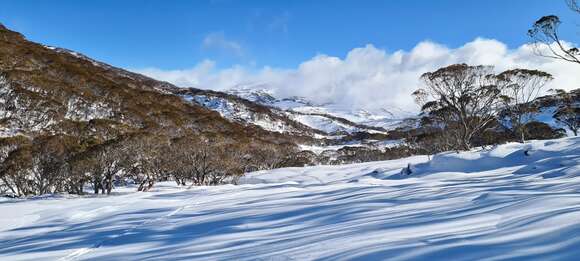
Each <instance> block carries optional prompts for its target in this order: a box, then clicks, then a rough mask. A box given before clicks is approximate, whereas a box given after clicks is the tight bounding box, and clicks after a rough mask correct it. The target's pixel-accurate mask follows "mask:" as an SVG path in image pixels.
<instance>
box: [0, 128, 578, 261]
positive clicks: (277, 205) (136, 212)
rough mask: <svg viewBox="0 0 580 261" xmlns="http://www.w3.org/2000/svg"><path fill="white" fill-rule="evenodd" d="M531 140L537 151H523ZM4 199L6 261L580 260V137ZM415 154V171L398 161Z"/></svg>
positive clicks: (1, 218) (0, 216)
mask: <svg viewBox="0 0 580 261" xmlns="http://www.w3.org/2000/svg"><path fill="white" fill-rule="evenodd" d="M524 150H529V152H530V155H531V156H524V153H523V152H524ZM426 161H427V157H425V156H415V157H411V158H406V159H400V160H394V161H384V162H370V163H362V164H351V165H341V166H318V167H308V168H286V169H277V170H271V171H260V172H255V173H250V174H248V175H247V176H246V177H244V178H243V179H242V180H241V182H242V183H243V184H242V185H239V186H234V185H226V186H218V187H194V188H191V189H188V190H185V189H182V188H177V187H174V186H173V185H172V184H171V183H161V184H159V185H158V186H157V187H156V189H155V190H154V191H152V192H149V193H128V192H127V193H121V194H120V195H115V196H110V197H87V198H84V197H81V198H58V197H56V198H48V199H40V200H4V201H0V260H39V259H42V260H59V259H60V260H385V259H389V260H480V259H484V260H504V259H512V260H514V259H515V260H578V258H579V257H580V138H566V139H560V140H551V141H533V142H531V143H529V144H525V145H521V144H513V143H512V144H506V145H501V146H497V147H495V148H493V149H491V150H484V151H482V150H474V151H473V152H465V153H460V154H457V153H442V154H439V155H436V156H435V157H433V160H432V161H431V162H426ZM408 163H411V164H412V168H411V170H412V171H413V173H412V174H411V175H409V176H406V175H402V174H400V173H401V169H402V168H404V167H406V166H407V164H408Z"/></svg>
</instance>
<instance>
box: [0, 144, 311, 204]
mask: <svg viewBox="0 0 580 261" xmlns="http://www.w3.org/2000/svg"><path fill="white" fill-rule="evenodd" d="M296 154H297V151H296V147H295V146H294V145H290V144H267V143H262V142H260V143H251V142H245V143H242V142H235V141H233V140H228V139H225V138H221V137H209V136H186V137H179V138H169V137H167V136H163V135H155V134H151V133H136V134H135V133H134V134H130V135H125V136H122V137H119V138H117V139H114V140H109V141H106V142H102V143H99V142H94V141H86V140H80V139H79V138H78V136H66V135H43V136H38V137H34V138H28V137H25V136H14V137H8V138H1V139H0V192H2V193H9V194H11V195H14V196H29V195H42V194H48V193H71V194H85V193H87V192H88V191H85V190H86V189H87V188H88V189H91V190H92V192H93V193H95V194H98V193H103V194H109V193H111V191H112V189H113V187H114V186H115V185H119V183H133V184H135V186H136V187H137V190H138V191H147V190H149V189H151V188H152V187H153V186H154V184H155V183H156V182H158V181H166V180H173V181H175V182H177V183H178V184H179V185H183V186H185V185H218V184H223V183H235V182H236V181H237V179H238V178H239V177H240V176H241V175H242V174H243V173H245V172H247V171H255V170H263V169H271V168H279V167H284V166H294V165H297V164H300V163H297V162H295V161H296V157H295V155H296Z"/></svg>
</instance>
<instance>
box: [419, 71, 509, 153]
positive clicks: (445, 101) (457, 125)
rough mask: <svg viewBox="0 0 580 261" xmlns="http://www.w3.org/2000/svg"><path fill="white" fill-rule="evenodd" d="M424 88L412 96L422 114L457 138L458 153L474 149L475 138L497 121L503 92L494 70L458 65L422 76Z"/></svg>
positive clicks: (455, 146)
mask: <svg viewBox="0 0 580 261" xmlns="http://www.w3.org/2000/svg"><path fill="white" fill-rule="evenodd" d="M421 80H422V81H423V83H424V85H425V88H422V89H419V90H417V91H415V92H414V93H413V95H414V96H415V100H416V101H417V102H418V103H419V104H420V105H421V106H422V108H421V109H422V111H424V112H426V113H429V114H430V115H432V116H434V118H436V119H437V120H439V121H440V122H441V124H443V125H444V127H445V131H447V132H448V133H449V134H450V135H453V136H454V138H455V139H454V144H453V145H452V146H453V147H454V148H455V149H458V150H468V149H470V148H471V141H472V138H473V137H474V135H475V134H476V133H478V132H481V131H483V130H484V129H485V127H486V126H487V125H488V124H489V123H490V122H492V121H493V120H495V115H496V114H497V112H498V109H499V102H498V101H499V99H498V98H499V96H500V95H501V91H500V90H499V88H498V86H497V77H496V76H495V75H494V74H493V67H492V66H483V65H479V66H469V65H467V64H455V65H450V66H447V67H444V68H441V69H439V70H437V71H434V72H428V73H425V74H423V75H422V76H421Z"/></svg>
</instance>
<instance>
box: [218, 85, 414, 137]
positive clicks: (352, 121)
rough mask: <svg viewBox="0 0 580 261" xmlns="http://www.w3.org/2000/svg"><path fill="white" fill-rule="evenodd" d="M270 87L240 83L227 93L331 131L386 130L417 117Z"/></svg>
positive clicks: (308, 124)
mask: <svg viewBox="0 0 580 261" xmlns="http://www.w3.org/2000/svg"><path fill="white" fill-rule="evenodd" d="M259 87H264V88H266V89H261V88H259ZM267 87H268V86H258V87H256V86H251V87H244V86H238V87H236V88H235V89H231V90H228V91H227V93H229V94H232V95H235V96H238V97H241V98H244V99H247V100H249V101H252V102H255V103H258V104H262V105H265V106H269V107H273V108H277V109H280V110H283V111H286V112H287V114H288V115H289V117H290V118H292V119H293V120H296V121H298V122H300V123H302V124H304V125H307V126H309V127H312V128H314V129H319V130H322V131H324V132H327V133H336V132H342V133H354V132H360V131H366V132H384V131H385V130H390V129H394V128H396V127H398V126H400V124H401V122H402V121H403V119H405V118H408V117H412V116H413V115H412V113H409V112H404V111H400V110H396V113H393V112H391V111H389V110H386V109H380V110H375V111H372V112H371V111H368V110H364V109H352V108H350V107H348V106H341V105H339V104H333V103H327V104H316V103H314V102H312V101H309V100H308V99H306V98H304V97H287V98H277V97H275V95H274V93H273V92H272V91H271V90H269V89H267Z"/></svg>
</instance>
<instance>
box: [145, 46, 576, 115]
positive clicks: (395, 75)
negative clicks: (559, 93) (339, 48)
mask: <svg viewBox="0 0 580 261" xmlns="http://www.w3.org/2000/svg"><path fill="white" fill-rule="evenodd" d="M455 63H467V64H472V65H479V64H485V65H495V66H496V70H497V72H501V71H503V70H507V69H513V68H528V69H539V70H544V71H546V72H549V73H551V74H553V75H554V77H555V80H554V81H553V82H551V83H550V84H549V86H547V88H546V89H548V88H561V89H568V90H569V89H574V88H580V73H578V72H579V71H580V66H577V65H574V64H571V63H565V62H562V61H558V60H552V59H548V58H543V57H538V56H537V55H535V54H534V52H533V49H532V46H529V45H523V46H520V47H519V48H516V49H509V48H508V47H507V46H506V45H505V44H503V43H501V42H499V41H496V40H489V39H476V40H474V41H472V42H469V43H467V44H465V45H463V46H461V47H458V48H448V47H446V46H444V45H441V44H437V43H434V42H430V41H425V42H421V43H419V44H418V45H417V46H415V47H414V48H413V49H411V50H409V51H404V50H400V51H396V52H391V53H389V52H387V51H385V50H383V49H379V48H376V47H375V46H373V45H370V44H369V45H366V46H364V47H360V48H355V49H353V50H351V51H349V52H348V53H347V54H346V56H345V57H344V58H340V57H333V56H328V55H317V56H315V57H313V58H311V59H309V60H307V61H304V62H303V63H301V64H300V65H298V67H297V68H290V69H287V68H285V69H282V68H271V67H263V68H260V69H255V68H252V67H246V66H241V65H238V66H233V67H231V68H227V69H217V68H216V65H215V62H213V61H209V60H206V61H203V62H201V63H199V64H198V65H197V66H195V67H194V68H191V69H186V70H173V71H163V70H158V69H143V70H136V71H137V72H140V73H143V74H146V75H149V76H151V77H153V78H157V79H160V80H165V81H169V82H172V83H174V84H176V85H178V86H183V87H186V86H192V87H197V88H203V89H213V90H226V89H231V88H235V87H236V86H237V87H239V86H250V87H252V86H255V88H268V89H271V90H272V91H273V92H274V93H275V94H276V95H277V96H279V97H288V96H303V97H306V98H308V99H311V100H313V101H315V102H319V103H326V102H333V103H338V104H342V105H344V106H346V107H350V108H352V109H370V110H372V109H379V108H385V109H387V110H393V109H400V110H406V111H416V110H417V109H418V108H417V106H416V105H415V104H414V103H413V99H412V98H411V96H410V94H411V93H412V92H413V91H414V90H415V89H417V88H418V87H420V86H421V83H420V81H419V76H420V75H421V74H423V73H425V72H428V71H433V70H436V69H438V68H440V67H442V66H447V65H450V64H455Z"/></svg>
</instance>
